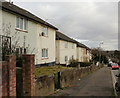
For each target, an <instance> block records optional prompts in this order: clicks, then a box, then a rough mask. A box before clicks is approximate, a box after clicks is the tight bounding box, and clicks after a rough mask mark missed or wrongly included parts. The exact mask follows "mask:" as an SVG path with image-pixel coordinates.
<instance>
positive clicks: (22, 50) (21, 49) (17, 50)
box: [16, 48, 27, 55]
mask: <svg viewBox="0 0 120 98" xmlns="http://www.w3.org/2000/svg"><path fill="white" fill-rule="evenodd" d="M26 53H27V51H26V48H16V54H19V55H21V54H26Z"/></svg>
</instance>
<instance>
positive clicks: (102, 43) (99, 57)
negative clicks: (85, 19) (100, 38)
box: [99, 42, 103, 63]
mask: <svg viewBox="0 0 120 98" xmlns="http://www.w3.org/2000/svg"><path fill="white" fill-rule="evenodd" d="M102 44H103V42H100V44H99V49H101V45H102ZM100 61H101V50H99V63H101V62H100Z"/></svg>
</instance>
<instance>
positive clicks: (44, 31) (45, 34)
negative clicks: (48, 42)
mask: <svg viewBox="0 0 120 98" xmlns="http://www.w3.org/2000/svg"><path fill="white" fill-rule="evenodd" d="M42 33H44V36H48V27H43V30H42Z"/></svg>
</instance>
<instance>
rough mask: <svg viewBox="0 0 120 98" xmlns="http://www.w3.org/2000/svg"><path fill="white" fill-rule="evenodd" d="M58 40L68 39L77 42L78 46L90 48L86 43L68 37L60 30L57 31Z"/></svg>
mask: <svg viewBox="0 0 120 98" xmlns="http://www.w3.org/2000/svg"><path fill="white" fill-rule="evenodd" d="M56 40H64V41H68V42H73V43H76V44H77V47H82V48H86V49H88V50H90V48H88V47H87V46H86V45H84V44H82V43H80V42H78V41H76V40H74V39H72V38H70V37H68V36H67V35H65V34H63V33H61V32H59V31H56Z"/></svg>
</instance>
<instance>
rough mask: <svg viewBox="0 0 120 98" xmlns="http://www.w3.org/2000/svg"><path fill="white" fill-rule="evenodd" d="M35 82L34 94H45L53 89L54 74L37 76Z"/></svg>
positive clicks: (52, 91) (48, 93)
mask: <svg viewBox="0 0 120 98" xmlns="http://www.w3.org/2000/svg"><path fill="white" fill-rule="evenodd" d="M35 84H36V85H35V96H47V95H50V94H52V93H54V91H55V83H54V76H41V77H38V78H37V79H36V83H35Z"/></svg>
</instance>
